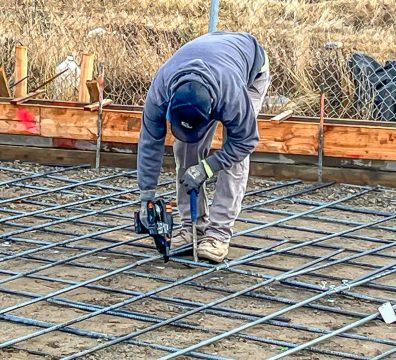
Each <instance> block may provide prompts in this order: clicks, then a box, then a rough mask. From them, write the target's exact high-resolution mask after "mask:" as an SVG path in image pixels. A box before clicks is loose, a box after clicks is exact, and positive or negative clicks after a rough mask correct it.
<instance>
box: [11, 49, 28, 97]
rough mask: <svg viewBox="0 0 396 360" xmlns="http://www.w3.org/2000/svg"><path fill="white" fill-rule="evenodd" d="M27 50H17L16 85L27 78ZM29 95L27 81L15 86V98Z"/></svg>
mask: <svg viewBox="0 0 396 360" xmlns="http://www.w3.org/2000/svg"><path fill="white" fill-rule="evenodd" d="M27 65H28V64H27V48H26V47H25V46H17V47H16V49H15V81H14V82H15V83H16V82H18V81H19V80H21V79H23V78H25V77H26V76H27ZM26 94H27V79H25V80H23V81H21V82H20V83H19V84H17V85H15V97H21V96H25V95H26Z"/></svg>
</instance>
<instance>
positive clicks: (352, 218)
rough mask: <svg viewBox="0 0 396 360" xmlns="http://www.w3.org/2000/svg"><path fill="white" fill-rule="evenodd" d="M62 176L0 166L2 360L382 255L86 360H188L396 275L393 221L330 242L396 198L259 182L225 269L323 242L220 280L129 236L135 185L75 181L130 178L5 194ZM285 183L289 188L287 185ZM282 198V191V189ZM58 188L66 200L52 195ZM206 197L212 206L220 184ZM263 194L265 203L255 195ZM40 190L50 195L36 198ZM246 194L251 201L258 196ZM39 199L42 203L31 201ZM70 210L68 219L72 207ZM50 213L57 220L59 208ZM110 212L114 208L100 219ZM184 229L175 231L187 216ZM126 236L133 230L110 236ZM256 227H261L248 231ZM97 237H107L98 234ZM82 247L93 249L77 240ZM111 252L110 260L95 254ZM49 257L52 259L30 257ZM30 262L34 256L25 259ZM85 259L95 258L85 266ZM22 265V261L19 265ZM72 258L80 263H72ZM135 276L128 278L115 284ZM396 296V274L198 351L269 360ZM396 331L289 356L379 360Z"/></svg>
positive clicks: (375, 328) (278, 287)
mask: <svg viewBox="0 0 396 360" xmlns="http://www.w3.org/2000/svg"><path fill="white" fill-rule="evenodd" d="M10 169H14V170H18V171H20V172H19V173H18V172H15V171H14V172H12V171H10ZM54 169H56V168H54V167H47V166H40V165H36V164H24V163H9V162H8V163H7V162H2V163H0V304H1V306H0V343H1V345H0V347H3V349H0V359H16V360H25V359H29V360H30V359H33V360H36V359H43V358H50V359H52V358H53V359H58V358H62V357H64V356H67V355H71V354H74V353H77V352H79V351H82V350H84V349H88V348H92V347H94V346H97V345H100V344H105V343H106V342H107V341H108V340H111V339H114V338H115V337H117V336H122V335H125V334H130V333H133V332H135V331H138V330H142V329H145V328H147V327H149V326H152V325H153V324H156V323H159V322H160V321H162V320H164V319H168V318H172V317H174V316H177V315H180V314H183V313H186V312H187V311H188V310H191V309H193V308H196V307H199V306H201V305H204V304H208V303H210V302H211V301H214V300H217V299H220V298H222V297H225V296H227V295H229V294H232V293H235V292H237V291H241V290H244V289H246V288H247V287H249V286H252V285H255V284H259V283H261V282H264V281H265V280H268V279H269V278H270V277H274V276H278V275H280V274H282V273H284V272H286V271H289V270H292V269H298V268H301V267H302V265H303V264H307V263H311V262H312V261H315V260H317V259H318V258H320V257H324V256H326V255H330V254H332V253H334V252H335V251H338V250H339V251H338V253H337V254H335V255H334V256H332V257H331V259H330V260H329V259H324V260H323V259H322V261H321V262H317V263H316V264H315V265H323V264H329V262H330V261H334V260H337V259H343V258H347V257H350V256H352V255H357V254H359V253H360V252H363V251H367V250H372V251H373V253H372V254H368V255H364V256H360V257H357V258H356V259H352V260H348V259H345V260H344V261H342V262H339V263H338V264H336V265H332V266H328V267H325V268H323V269H319V270H315V271H312V272H309V273H306V274H302V275H296V276H293V277H290V278H288V279H287V280H284V281H274V282H272V283H270V284H268V285H264V286H261V287H258V288H257V289H255V290H254V291H251V292H248V293H245V294H243V295H241V296H238V297H235V298H233V299H231V300H228V301H226V302H223V303H220V304H218V305H216V306H212V307H209V308H207V309H205V310H204V311H200V312H197V313H195V314H192V315H190V316H187V317H185V318H183V319H181V320H179V321H177V322H175V323H173V324H171V325H164V326H161V327H158V328H157V329H154V330H152V331H148V332H145V333H143V334H141V335H138V336H136V337H132V338H131V339H130V340H129V342H125V341H124V342H122V343H120V344H116V345H112V346H110V347H107V348H105V349H103V350H100V351H97V352H94V353H92V354H89V355H85V356H83V357H81V358H82V359H90V360H93V359H95V360H99V359H101V360H110V359H111V360H113V359H157V358H160V357H162V356H165V355H167V354H169V353H170V352H172V351H174V350H175V349H183V348H185V347H188V346H190V345H193V344H196V343H198V342H200V341H202V340H204V339H208V338H211V337H213V336H215V335H218V334H221V333H224V332H225V331H228V330H231V329H234V328H236V327H238V326H240V325H243V324H246V323H249V322H251V321H254V320H257V319H259V318H260V317H263V316H266V315H269V314H272V313H274V312H276V311H278V310H280V309H284V308H287V307H289V306H291V305H293V304H296V303H298V302H300V301H303V300H305V299H308V298H310V297H312V296H314V295H317V294H320V293H323V292H324V291H326V290H328V289H329V288H332V287H337V286H340V285H342V284H343V283H345V281H353V280H354V279H357V278H360V277H362V276H366V275H367V274H370V273H372V272H373V271H376V270H378V269H381V268H382V267H384V266H389V269H395V267H394V266H396V264H395V257H396V246H393V245H396V235H395V234H396V220H395V219H392V220H388V221H386V222H383V223H381V224H378V225H376V226H372V227H367V228H362V229H360V230H357V231H354V232H350V233H347V234H344V235H343V236H331V234H333V233H338V232H341V231H346V230H347V229H351V228H353V227H358V226H360V225H362V224H368V223H370V222H374V221H379V220H380V219H385V218H386V217H389V216H392V215H396V189H390V188H377V189H371V188H368V187H358V186H349V185H345V184H333V185H329V186H326V187H322V188H319V189H317V190H310V191H308V190H309V189H310V188H311V187H312V186H314V185H315V184H313V183H302V182H299V183H298V182H295V183H294V185H289V186H284V187H279V185H280V184H281V182H278V181H275V180H274V179H258V178H251V179H250V180H249V184H248V189H247V193H246V196H245V200H244V202H243V209H242V211H241V213H240V218H239V221H237V222H236V224H235V228H234V235H235V237H234V238H233V239H232V242H231V248H230V253H229V255H228V261H231V260H232V259H237V258H239V257H242V256H245V255H247V254H251V253H252V252H254V251H258V250H260V249H263V248H268V247H274V246H275V245H276V244H277V243H279V242H280V241H287V242H285V243H284V244H282V245H280V246H278V247H276V249H277V250H278V249H285V248H288V247H291V246H293V245H297V244H303V243H304V242H307V241H312V240H315V239H320V238H324V239H323V240H321V241H319V240H318V241H317V242H316V244H311V245H304V246H302V245H301V246H300V247H296V248H295V249H291V250H289V251H283V252H279V253H276V254H273V253H271V252H270V250H269V249H268V250H266V251H263V252H262V255H263V256H262V258H259V259H257V260H254V261H253V260H252V261H250V262H248V261H247V262H245V263H244V264H241V265H237V266H232V267H229V268H225V269H219V270H216V269H215V266H214V265H213V264H209V263H207V262H204V261H201V262H199V263H198V264H193V263H192V262H191V260H192V257H191V256H190V255H189V254H185V255H183V256H178V257H175V258H172V260H171V261H170V262H168V263H167V264H164V262H163V260H162V259H160V258H157V259H154V257H155V256H156V255H157V252H156V251H155V249H154V248H153V243H152V240H151V239H149V238H143V239H139V237H138V236H137V235H136V234H135V233H134V229H133V226H129V225H131V224H132V217H133V216H132V214H133V211H134V210H136V209H137V205H136V204H130V203H129V202H133V201H136V202H137V201H138V194H137V192H136V191H135V190H136V187H137V182H136V176H135V174H134V173H131V172H129V173H128V174H126V175H124V176H118V177H114V178H111V179H108V180H103V181H100V182H97V183H95V184H101V185H105V186H102V187H98V186H92V184H91V185H89V184H86V185H81V184H77V183H72V182H70V180H72V181H73V180H78V181H88V180H90V179H95V178H98V177H106V176H112V175H115V174H121V173H122V172H124V171H125V170H120V169H103V170H102V171H101V172H100V174H98V173H96V172H95V171H94V170H90V169H78V170H67V171H66V170H64V171H62V172H59V173H56V174H53V175H52V178H50V177H42V176H40V177H33V178H30V179H26V180H21V181H18V182H14V183H7V184H4V182H6V181H10V180H12V179H17V178H23V177H24V176H29V175H33V174H38V173H42V172H48V171H53V170H54ZM59 170H61V168H59ZM173 176H174V174H171V173H165V174H162V176H161V181H163V182H167V183H166V185H161V186H160V187H159V192H161V193H164V192H167V194H168V195H167V196H168V198H169V199H171V198H173V197H174V192H172V191H174V182H173V181H169V180H172V179H173ZM65 179H66V180H69V181H66V180H65ZM288 182H289V183H291V181H285V182H283V183H288ZM26 185H27V187H26ZM276 186H278V188H276V189H274V187H276ZM110 187H111V188H110ZM55 188H62V189H59V190H58V191H56V192H48V191H47V190H48V189H55ZM208 188H209V191H208V192H209V197H211V196H212V195H213V190H214V184H210V185H209V186H208ZM259 190H262V192H261V193H257V192H258V191H259ZM134 191H135V192H134ZM303 191H305V192H304V193H301V192H303ZM41 192H43V194H41V195H38V194H39V193H41ZM251 192H255V194H253V195H251V194H250V193H251ZM299 192H300V193H299ZM31 194H36V196H33V197H32V196H29V195H31ZM105 195H108V196H107V197H105V198H104V199H103V198H101V199H96V200H92V197H103V196H105ZM23 196H25V197H24V198H23ZM348 196H349V197H351V199H349V200H347V201H343V202H340V203H338V204H335V205H334V206H333V207H324V206H323V204H325V203H330V202H333V201H336V200H338V199H342V198H344V197H348ZM21 197H22V198H21ZM12 199H14V200H12ZM11 200H12V201H11ZM74 202H77V204H73V203H74ZM67 204H68V206H67V207H66V206H63V205H67ZM253 205H255V206H254V207H253ZM55 206H58V208H54V209H51V208H53V207H55ZM59 206H60V208H59ZM109 207H113V209H111V210H110V211H106V212H104V211H103V210H104V209H107V208H109ZM244 207H247V209H244ZM308 210H311V212H309V213H308V214H306V215H305V216H300V217H298V216H297V215H296V214H300V213H302V212H308ZM95 211H96V213H95ZM286 218H290V219H288V220H285V219H286ZM6 219H7V220H6ZM282 219H283V220H282ZM175 220H176V222H178V220H179V219H178V217H176V218H175ZM53 222H55V224H52V223H53ZM47 223H48V225H45V226H44V225H43V224H47ZM265 224H270V225H265ZM41 225H42V226H41ZM121 225H125V227H124V228H122V229H118V230H113V229H112V228H113V227H115V226H121ZM259 225H261V227H262V228H259V229H256V230H255V231H251V232H243V231H245V230H249V229H253V228H255V227H258V226H259ZM40 226H41V227H40ZM95 232H101V233H100V234H96V235H94V234H93V233H95ZM175 232H176V231H175ZM240 232H242V233H241V234H240ZM83 235H85V237H84V238H82V239H79V238H78V237H79V236H80V237H82V236H83ZM326 236H327V237H328V239H326ZM59 242H63V243H62V246H61V245H59V246H57V245H56V243H59ZM120 242H122V244H120ZM53 244H55V245H53ZM51 245H52V246H51ZM111 245H112V246H113V247H112V248H111V249H103V250H97V251H93V250H94V249H100V248H102V247H109V246H111ZM44 246H46V247H47V248H45V249H41V250H39V251H33V250H32V249H38V248H41V247H44ZM380 247H386V248H385V249H382V248H380ZM377 248H379V249H377ZM340 249H341V250H340ZM376 249H377V250H376ZM28 250H32V252H31V253H27V254H24V253H23V252H25V251H28ZM274 250H275V248H274ZM86 252H92V253H88V254H87V255H85V253H86ZM15 254H18V255H17V256H14V257H13V258H10V255H15ZM71 257H75V259H69V258H71ZM61 260H63V261H61ZM55 262H60V263H59V264H54V263H55ZM135 263H136V264H135ZM140 263H142V264H140ZM133 264H135V265H133ZM392 264H393V265H392ZM127 266H129V268H128V269H127V270H126V271H120V272H117V273H115V274H114V275H108V276H106V274H108V273H109V272H111V271H113V270H116V269H121V268H123V267H127ZM392 266H393V267H392ZM208 269H213V271H212V272H211V273H209V274H207V275H202V276H199V277H196V278H195V279H193V280H192V281H188V282H187V281H186V282H184V283H183V284H180V285H174V286H172V287H170V286H169V288H168V289H166V290H163V291H160V292H157V293H155V295H153V296H145V297H143V298H141V299H139V300H132V299H134V298H135V297H136V296H138V295H142V294H146V293H147V292H151V291H153V292H154V290H156V289H158V288H160V287H164V286H165V285H172V284H175V282H176V281H178V282H183V281H184V279H185V278H187V277H189V276H192V275H194V274H198V273H200V272H203V271H204V270H208ZM98 276H103V279H100V280H98V281H92V282H90V283H89V284H86V286H78V284H79V283H81V282H84V281H89V280H90V279H94V278H96V277H98ZM11 278H12V279H11ZM72 286H75V288H74V289H70V290H68V291H66V290H65V291H64V292H62V293H60V294H58V295H57V296H55V297H54V296H51V297H49V298H48V299H46V300H41V301H37V302H34V303H32V304H26V305H25V306H19V307H18V308H16V309H14V310H12V311H7V312H4V311H5V310H4V309H7V308H8V307H10V306H13V305H16V304H19V305H20V304H22V303H24V302H28V301H33V300H34V299H37V298H40V297H42V296H44V295H46V294H51V293H53V292H55V291H58V290H60V289H67V288H69V287H72ZM395 289H396V272H393V273H390V274H389V275H387V276H383V277H380V278H378V279H376V280H373V281H371V282H369V283H367V284H364V285H362V286H358V287H353V288H351V289H350V290H346V291H345V292H343V293H339V294H335V295H331V296H325V297H323V298H321V299H319V300H317V301H313V302H310V303H309V304H308V305H306V306H301V307H298V308H296V309H294V310H291V311H287V312H285V313H284V314H282V315H280V316H278V317H275V318H274V319H272V320H269V321H267V322H265V323H263V324H260V325H257V326H254V327H251V328H248V329H246V330H244V331H241V332H238V333H237V334H235V335H233V336H230V337H226V338H225V339H223V340H220V341H216V342H214V343H213V344H210V345H207V346H204V347H202V348H200V349H198V350H197V352H199V353H200V354H201V355H200V356H201V358H202V357H203V358H216V357H219V358H235V359H256V358H270V357H271V356H274V355H277V354H280V353H282V352H283V351H286V350H287V349H288V348H290V347H293V346H295V345H298V344H302V343H305V342H307V341H310V340H312V339H314V338H317V337H319V336H321V335H323V334H324V333H326V332H331V331H333V330H336V329H338V328H340V327H342V326H345V325H347V324H350V323H353V322H355V321H357V320H359V319H361V318H362V317H365V316H368V315H370V314H373V313H375V312H376V311H377V309H378V307H379V306H380V305H381V303H383V302H385V301H391V302H393V303H395V301H396V296H395V294H396V292H395ZM126 300H128V302H129V303H128V304H127V305H124V306H118V307H116V308H114V309H112V312H111V313H107V314H99V315H96V316H94V317H91V318H88V319H85V320H83V321H78V322H75V323H72V324H70V325H69V326H68V327H66V328H61V329H59V330H54V331H51V332H49V333H46V334H43V335H40V336H37V337H33V338H30V339H28V340H24V341H20V342H18V343H15V344H13V345H12V346H8V347H6V348H4V345H3V343H4V342H6V341H9V340H13V339H16V338H18V337H20V336H24V335H27V334H32V333H35V332H37V331H39V330H42V329H45V328H46V327H47V328H48V327H50V326H52V325H54V324H60V323H64V322H65V321H69V320H73V319H77V318H79V317H81V316H84V315H87V314H90V313H92V312H94V311H96V310H98V309H102V308H103V307H106V306H109V305H114V304H118V303H119V302H123V301H126ZM2 311H3V312H2ZM395 330H396V324H391V325H387V324H385V323H384V321H382V319H381V318H380V317H377V318H376V319H375V320H372V321H369V322H367V323H366V324H364V325H362V326H359V327H356V328H353V329H352V330H350V331H349V332H348V333H347V334H345V335H344V336H334V337H331V338H330V339H329V340H326V341H323V342H321V343H319V344H317V345H315V347H314V349H311V350H305V351H300V352H298V353H296V354H294V355H291V356H289V357H287V358H293V359H345V358H356V359H368V358H372V357H374V356H376V355H379V354H381V353H383V352H385V351H387V350H389V349H391V348H393V347H395V346H396V331H395ZM37 335H38V334H37ZM165 347H168V348H167V349H168V351H167V350H166V349H165ZM209 355H210V356H212V357H209ZM394 356H395V357H394V358H396V355H394ZM180 358H192V356H190V355H188V356H184V357H180ZM389 358H392V357H389Z"/></svg>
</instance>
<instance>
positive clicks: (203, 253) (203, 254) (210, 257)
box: [197, 249, 227, 264]
mask: <svg viewBox="0 0 396 360" xmlns="http://www.w3.org/2000/svg"><path fill="white" fill-rule="evenodd" d="M197 255H198V257H199V258H200V259H206V260H211V261H213V262H215V263H217V264H220V263H222V262H223V261H224V259H225V258H226V256H227V254H226V255H224V256H216V255H213V254H211V253H209V252H206V251H199V249H198V252H197Z"/></svg>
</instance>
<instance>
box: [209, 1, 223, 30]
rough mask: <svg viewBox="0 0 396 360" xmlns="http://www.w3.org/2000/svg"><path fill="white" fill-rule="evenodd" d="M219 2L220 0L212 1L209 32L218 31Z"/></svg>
mask: <svg viewBox="0 0 396 360" xmlns="http://www.w3.org/2000/svg"><path fill="white" fill-rule="evenodd" d="M219 2H220V0H211V2H210V13H209V27H208V31H209V32H213V31H216V29H217V21H218V19H219Z"/></svg>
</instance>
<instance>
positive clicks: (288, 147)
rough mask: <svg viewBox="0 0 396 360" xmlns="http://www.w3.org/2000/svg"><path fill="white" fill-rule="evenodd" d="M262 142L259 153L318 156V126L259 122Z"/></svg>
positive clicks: (258, 148) (258, 146)
mask: <svg viewBox="0 0 396 360" xmlns="http://www.w3.org/2000/svg"><path fill="white" fill-rule="evenodd" d="M258 128H259V133H260V142H259V144H258V145H257V147H256V151H259V152H272V153H281V154H299V155H316V154H317V148H318V144H317V137H318V136H317V132H318V131H317V129H318V125H316V124H309V123H288V122H283V123H280V124H278V123H274V122H271V121H263V120H260V121H259V122H258Z"/></svg>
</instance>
